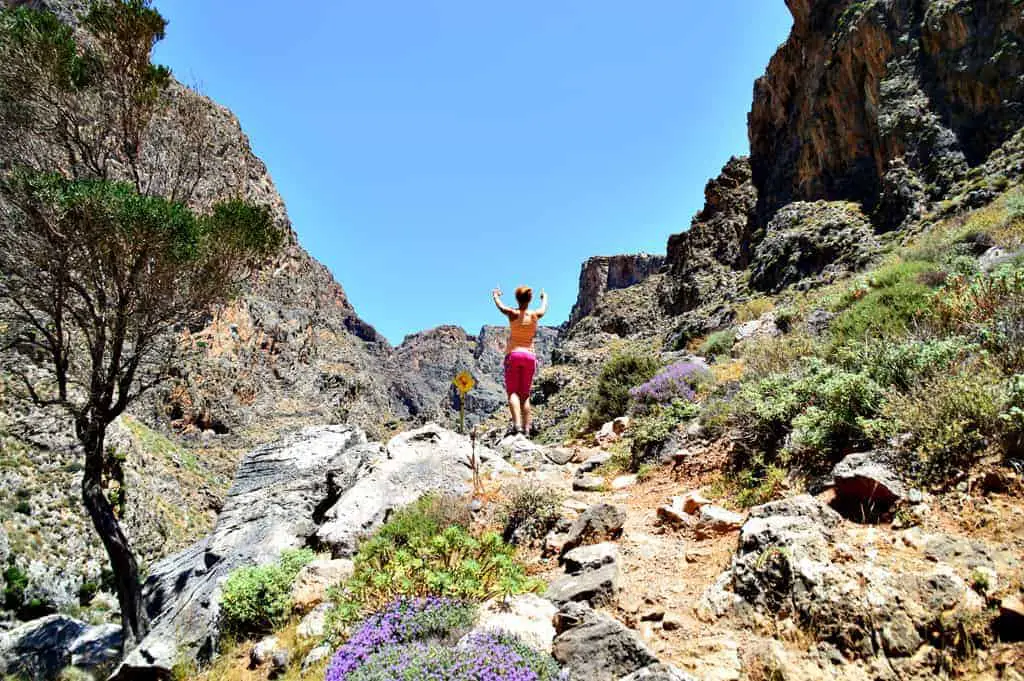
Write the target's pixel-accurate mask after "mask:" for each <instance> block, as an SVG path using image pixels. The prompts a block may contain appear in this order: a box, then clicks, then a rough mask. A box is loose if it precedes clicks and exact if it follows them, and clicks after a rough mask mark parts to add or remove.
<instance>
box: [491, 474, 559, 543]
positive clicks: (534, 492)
mask: <svg viewBox="0 0 1024 681" xmlns="http://www.w3.org/2000/svg"><path fill="white" fill-rule="evenodd" d="M561 510H562V495H561V494H560V493H559V492H558V490H556V489H554V488H552V487H545V486H543V485H520V486H518V487H515V488H514V489H513V490H512V491H511V493H510V494H509V496H508V499H507V500H506V501H505V503H504V504H503V505H502V507H501V510H500V511H499V512H498V518H499V521H500V522H501V524H502V528H503V529H502V533H501V538H502V539H503V540H504V541H506V542H508V543H509V544H515V543H518V542H519V541H521V540H523V539H527V540H529V539H543V538H544V537H546V536H547V534H548V532H550V531H551V530H552V529H553V528H554V527H555V525H556V524H557V523H558V520H559V518H561V515H562V514H561Z"/></svg>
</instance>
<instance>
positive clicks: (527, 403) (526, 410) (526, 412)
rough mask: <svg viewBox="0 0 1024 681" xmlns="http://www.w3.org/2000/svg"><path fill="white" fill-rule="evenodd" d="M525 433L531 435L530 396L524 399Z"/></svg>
mask: <svg viewBox="0 0 1024 681" xmlns="http://www.w3.org/2000/svg"><path fill="white" fill-rule="evenodd" d="M523 433H524V434H525V435H526V436H527V437H529V436H530V398H529V397H527V398H526V399H525V400H523Z"/></svg>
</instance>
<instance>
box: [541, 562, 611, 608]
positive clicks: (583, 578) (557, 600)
mask: <svg viewBox="0 0 1024 681" xmlns="http://www.w3.org/2000/svg"><path fill="white" fill-rule="evenodd" d="M618 581H619V567H618V565H616V564H615V563H608V564H606V565H602V566H601V567H599V568H596V569H591V570H583V571H581V572H578V573H575V574H568V575H563V576H561V577H559V578H558V579H556V580H555V581H554V582H552V583H551V585H550V586H549V587H548V590H547V592H546V593H545V594H544V597H545V598H547V599H548V600H549V601H551V602H552V603H554V604H556V605H562V604H564V603H568V602H572V601H575V602H586V603H589V604H590V605H593V606H595V607H596V606H600V605H607V604H608V603H611V602H613V601H614V600H615V590H616V588H617V587H618Z"/></svg>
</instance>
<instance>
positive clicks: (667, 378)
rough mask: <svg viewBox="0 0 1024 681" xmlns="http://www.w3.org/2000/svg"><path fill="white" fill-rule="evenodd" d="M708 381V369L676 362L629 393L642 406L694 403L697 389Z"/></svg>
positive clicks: (691, 363) (695, 364)
mask: <svg viewBox="0 0 1024 681" xmlns="http://www.w3.org/2000/svg"><path fill="white" fill-rule="evenodd" d="M705 380H707V369H706V368H705V367H704V366H702V365H700V364H697V363H696V362H676V363H675V364H673V365H671V366H669V367H668V368H666V369H665V370H663V371H662V372H661V373H659V374H658V375H657V376H655V377H654V378H652V379H651V380H649V381H647V382H646V383H644V384H642V385H638V386H637V387H635V388H632V389H631V390H630V391H629V395H630V397H632V398H633V399H634V400H636V401H637V402H639V403H640V404H668V403H670V402H672V401H673V400H684V401H686V402H692V401H693V400H694V398H695V397H696V396H697V387H698V386H699V385H700V384H701V383H702V382H704V381H705Z"/></svg>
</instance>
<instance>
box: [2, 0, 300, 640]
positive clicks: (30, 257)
mask: <svg viewBox="0 0 1024 681" xmlns="http://www.w3.org/2000/svg"><path fill="white" fill-rule="evenodd" d="M163 31H164V20H163V19H162V18H161V17H160V15H159V14H158V13H157V12H156V11H155V10H153V9H152V8H150V7H149V6H148V3H147V2H145V1H143V0H115V1H112V2H104V3H97V4H94V5H93V6H92V7H91V9H90V10H89V11H88V12H87V13H86V14H85V15H84V16H83V17H82V18H81V25H80V27H79V29H78V32H77V33H76V31H75V30H74V29H72V28H71V27H68V26H66V25H64V24H62V23H61V22H60V21H58V20H57V18H56V17H55V16H53V15H52V14H49V13H47V12H42V11H36V10H31V9H27V8H18V9H7V10H3V11H2V12H0V146H2V150H0V313H2V314H3V319H2V324H0V326H3V327H4V328H5V334H6V347H7V348H8V349H14V350H17V351H19V352H20V353H21V355H22V356H23V357H24V358H26V361H25V362H24V363H23V365H22V366H21V368H20V369H18V368H15V370H14V373H15V375H16V376H17V377H18V378H20V382H21V387H22V389H23V391H24V393H25V394H26V395H27V396H29V397H30V398H31V399H32V400H33V401H34V402H36V403H37V404H39V405H49V406H57V407H61V408H63V409H64V410H65V411H66V412H67V413H68V414H69V416H70V418H71V420H72V421H73V423H74V430H75V434H76V436H77V439H78V441H79V443H80V444H81V447H82V451H83V454H84V466H83V477H82V499H83V503H84V506H85V508H86V510H87V512H88V514H89V516H90V518H91V520H92V523H93V525H94V527H95V529H96V532H97V533H98V535H99V537H100V539H101V540H102V542H103V545H104V547H105V549H106V551H107V554H108V556H109V558H110V563H111V568H112V572H113V574H114V577H115V582H116V586H117V595H118V599H119V601H120V605H121V612H122V621H123V629H124V638H125V646H126V649H127V648H130V647H132V646H133V645H134V644H135V643H137V642H138V641H139V640H140V639H141V638H142V637H143V636H144V635H145V633H146V631H147V627H148V622H147V619H146V614H145V608H144V607H143V603H142V595H141V584H140V577H139V567H138V564H137V561H136V558H135V555H134V553H133V552H132V550H131V547H130V545H129V542H128V539H127V537H126V535H125V533H124V531H123V529H122V527H121V525H120V522H119V520H118V515H117V513H116V512H115V509H114V506H113V505H112V503H111V501H110V499H109V498H108V494H107V487H108V485H109V483H110V479H111V476H112V475H115V474H114V473H113V471H112V469H113V467H114V463H113V462H112V460H111V457H110V456H109V455H108V452H107V448H106V446H105V436H106V433H107V429H108V427H109V426H110V424H111V423H113V421H114V420H115V419H117V418H118V416H119V415H121V414H122V413H124V411H125V409H126V408H128V406H129V405H130V404H131V403H132V402H133V401H134V400H135V399H136V398H138V397H139V395H141V394H142V393H144V392H145V391H146V390H148V389H150V388H152V387H153V386H154V385H156V384H157V383H158V382H160V381H161V380H163V379H165V378H166V377H167V376H168V373H169V371H171V369H172V368H173V366H174V363H175V361H176V358H177V357H178V355H179V351H180V350H181V337H182V334H181V330H182V329H184V328H185V327H186V326H188V325H190V324H194V323H196V322H197V321H198V320H199V319H200V318H201V317H202V316H203V315H204V314H206V312H207V310H208V309H209V307H210V306H211V305H212V304H215V303H218V302H221V301H223V300H225V299H226V298H227V297H229V296H231V295H232V294H233V293H234V292H235V291H236V290H237V285H238V284H240V283H241V282H243V281H244V279H245V276H246V274H247V273H248V272H250V271H251V269H252V268H253V267H254V266H255V265H257V264H258V263H260V262H262V261H263V260H265V259H266V258H268V257H270V256H271V255H272V254H273V252H274V251H275V250H276V249H277V248H278V247H279V246H280V244H281V241H282V237H283V234H282V232H281V231H280V230H279V229H277V228H276V227H275V226H274V221H273V219H272V216H271V214H270V211H269V209H267V208H266V207H263V206H257V205H252V204H250V203H247V202H245V201H243V200H242V199H240V198H238V197H230V196H228V197H224V198H223V200H221V201H219V202H217V203H214V204H213V205H211V206H208V207H207V208H206V209H205V210H202V211H199V210H197V209H196V208H195V207H194V206H191V205H190V203H189V201H190V199H191V195H192V192H193V191H194V190H195V187H196V186H197V184H198V183H199V182H200V181H201V180H202V179H203V173H204V166H203V161H204V154H205V153H206V152H207V151H208V149H209V147H210V145H211V144H213V140H211V139H209V135H210V133H211V131H210V129H209V127H208V126H206V125H205V122H204V120H203V116H202V109H201V107H200V106H198V105H194V104H193V105H190V104H189V103H188V102H185V103H182V101H180V100H181V97H180V96H176V95H175V93H174V92H173V91H172V89H173V88H175V87H180V86H176V84H175V83H174V82H173V80H172V78H171V76H170V73H169V72H168V71H167V69H165V68H162V67H158V66H154V65H153V64H151V62H150V54H151V50H152V47H153V45H154V44H155V43H156V41H158V40H160V39H161V38H162V37H163ZM191 101H192V102H193V103H194V102H195V101H197V98H195V97H193V98H192V100H191ZM182 126H183V127H182ZM40 365H41V366H44V367H46V369H47V370H46V371H45V372H43V373H41V372H39V371H38V369H37V368H36V367H37V366H40Z"/></svg>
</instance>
